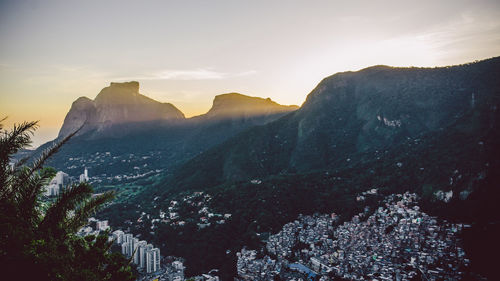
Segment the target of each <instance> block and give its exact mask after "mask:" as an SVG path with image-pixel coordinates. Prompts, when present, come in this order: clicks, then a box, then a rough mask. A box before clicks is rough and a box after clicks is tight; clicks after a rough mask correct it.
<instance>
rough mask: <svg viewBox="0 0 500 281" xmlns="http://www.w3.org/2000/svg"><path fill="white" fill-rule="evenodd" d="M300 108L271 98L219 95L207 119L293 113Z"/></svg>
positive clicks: (230, 94)
mask: <svg viewBox="0 0 500 281" xmlns="http://www.w3.org/2000/svg"><path fill="white" fill-rule="evenodd" d="M297 108H298V106H295V105H292V106H286V105H280V104H278V103H276V102H274V101H272V100H271V99H270V98H267V99H264V98H258V97H250V96H246V95H242V94H239V93H227V94H222V95H217V96H215V98H214V101H213V104H212V108H210V110H209V111H208V112H207V113H206V117H209V118H214V117H231V116H244V117H249V116H254V115H266V114H274V113H280V112H286V111H293V110H295V109H297Z"/></svg>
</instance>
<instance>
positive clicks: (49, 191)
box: [44, 171, 69, 196]
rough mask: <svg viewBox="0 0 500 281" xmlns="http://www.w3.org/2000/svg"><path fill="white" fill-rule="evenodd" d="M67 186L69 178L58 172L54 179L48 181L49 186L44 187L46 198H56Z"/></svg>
mask: <svg viewBox="0 0 500 281" xmlns="http://www.w3.org/2000/svg"><path fill="white" fill-rule="evenodd" d="M68 185H69V176H68V174H66V173H65V172H62V171H59V172H57V173H56V175H55V176H54V178H53V179H52V180H51V181H50V183H49V185H46V186H45V193H44V194H45V195H46V196H57V195H59V193H60V192H61V191H62V190H63V189H64V188H65V187H66V186H68Z"/></svg>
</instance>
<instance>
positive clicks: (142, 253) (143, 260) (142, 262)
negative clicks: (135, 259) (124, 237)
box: [139, 244, 153, 268]
mask: <svg viewBox="0 0 500 281" xmlns="http://www.w3.org/2000/svg"><path fill="white" fill-rule="evenodd" d="M152 249H153V245H151V244H147V245H142V246H141V247H139V267H140V268H145V267H146V264H147V252H148V251H151V250H152Z"/></svg>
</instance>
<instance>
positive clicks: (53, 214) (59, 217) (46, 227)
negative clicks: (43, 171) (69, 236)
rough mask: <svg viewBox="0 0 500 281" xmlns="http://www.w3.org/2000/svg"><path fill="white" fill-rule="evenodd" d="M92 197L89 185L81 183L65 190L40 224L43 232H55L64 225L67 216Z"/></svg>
mask: <svg viewBox="0 0 500 281" xmlns="http://www.w3.org/2000/svg"><path fill="white" fill-rule="evenodd" d="M91 195H92V187H91V186H90V185H89V184H88V183H80V184H78V185H74V186H72V187H70V188H68V189H66V190H64V191H63V192H62V193H61V194H59V197H58V198H57V199H56V202H54V203H53V204H52V205H51V206H50V207H49V209H48V210H47V212H46V213H45V216H44V218H43V220H42V222H41V223H40V227H39V228H40V229H41V230H42V231H50V230H55V229H56V228H58V227H60V226H62V225H63V223H64V221H65V220H66V218H67V214H68V212H69V211H71V210H75V208H76V207H77V206H78V205H79V204H81V203H82V202H83V201H84V200H86V199H87V198H89V197H90V196H91Z"/></svg>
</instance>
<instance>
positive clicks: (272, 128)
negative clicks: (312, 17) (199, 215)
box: [166, 57, 500, 190]
mask: <svg viewBox="0 0 500 281" xmlns="http://www.w3.org/2000/svg"><path fill="white" fill-rule="evenodd" d="M498 77H500V58H499V57H497V58H493V59H489V60H485V61H481V62H477V63H471V64H466V65H460V66H453V67H441V68H393V67H388V66H374V67H369V68H366V69H363V70H360V71H357V72H342V73H337V74H335V75H332V76H330V77H327V78H325V79H323V80H322V81H321V82H320V83H319V84H318V86H317V87H316V88H315V89H314V90H313V91H312V92H311V93H310V94H309V95H308V97H307V99H306V101H305V102H304V104H303V105H302V106H301V108H300V109H298V110H296V111H294V112H293V113H291V114H288V115H287V116H285V117H283V118H281V119H279V120H276V121H274V122H271V123H268V124H266V125H265V126H261V127H255V128H253V129H252V130H249V131H246V132H244V133H242V134H241V135H238V136H235V137H234V138H232V139H229V140H227V141H226V142H225V143H222V144H220V145H219V146H218V147H214V148H213V149H212V150H209V151H207V152H205V153H202V154H200V155H199V156H197V157H196V158H194V159H192V160H190V161H189V162H188V163H187V164H186V165H184V166H183V167H180V168H179V169H178V170H177V171H176V172H175V173H174V175H173V177H172V179H171V181H167V182H166V185H168V186H169V188H171V187H172V186H177V187H178V189H179V190H184V189H186V188H190V189H200V188H207V187H209V186H216V185H218V184H222V183H224V182H228V181H229V182H230V181H239V180H248V179H252V178H261V177H267V176H270V175H277V174H283V173H284V174H286V173H304V172H310V171H316V170H329V169H332V168H333V169H336V168H338V167H343V166H346V165H347V166H350V165H352V164H353V162H355V161H354V160H355V159H356V158H359V157H360V156H361V155H363V154H366V153H371V152H375V151H385V150H390V149H391V147H395V146H398V145H400V144H401V143H403V142H405V141H407V140H408V139H418V138H420V137H423V136H425V135H428V134H434V133H437V132H440V131H443V130H447V129H460V130H464V131H465V132H469V134H472V133H473V132H477V130H479V129H481V128H483V127H482V125H481V124H479V123H478V122H479V121H478V120H479V116H485V117H488V116H489V117H488V119H487V120H488V121H487V122H488V126H492V127H495V126H497V125H498V124H497V123H496V121H495V117H494V115H495V114H496V112H497V111H496V108H498V106H500V105H499V104H498V99H499V89H500V80H499V79H498ZM483 122H484V121H483ZM351 161H352V162H351Z"/></svg>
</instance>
